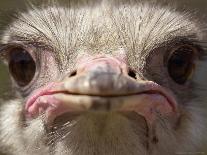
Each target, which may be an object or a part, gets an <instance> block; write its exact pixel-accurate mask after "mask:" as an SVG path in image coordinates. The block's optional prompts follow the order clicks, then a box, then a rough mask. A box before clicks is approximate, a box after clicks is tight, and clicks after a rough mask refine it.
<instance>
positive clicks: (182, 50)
mask: <svg viewBox="0 0 207 155" xmlns="http://www.w3.org/2000/svg"><path fill="white" fill-rule="evenodd" d="M197 52H198V51H197V49H196V48H195V47H193V46H191V45H181V46H178V47H177V48H175V49H173V50H172V52H171V54H170V56H169V58H168V62H167V69H168V74H169V76H170V77H171V79H173V81H174V82H176V83H177V84H180V85H183V84H185V83H186V82H187V81H188V79H190V77H191V76H192V75H193V72H194V70H195V60H196V59H197Z"/></svg>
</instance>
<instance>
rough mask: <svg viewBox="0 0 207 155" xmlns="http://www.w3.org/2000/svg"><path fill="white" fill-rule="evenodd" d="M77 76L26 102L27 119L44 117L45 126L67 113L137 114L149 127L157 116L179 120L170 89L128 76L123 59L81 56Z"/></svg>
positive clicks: (40, 92)
mask: <svg viewBox="0 0 207 155" xmlns="http://www.w3.org/2000/svg"><path fill="white" fill-rule="evenodd" d="M76 67H77V69H76V73H75V74H74V75H71V76H70V75H68V76H67V77H65V78H64V79H63V80H62V81H60V82H51V83H50V84H48V85H47V86H45V87H43V88H40V89H39V90H36V91H35V92H34V93H33V94H32V95H31V96H30V97H29V98H28V100H27V103H26V106H25V112H26V117H27V119H33V118H36V117H38V116H39V115H41V114H42V113H44V114H45V116H46V118H45V119H46V120H45V121H46V122H47V124H50V125H51V124H53V123H54V121H55V120H56V119H57V118H58V117H59V116H62V115H65V114H66V113H69V114H70V113H71V114H73V113H76V114H80V115H81V114H84V113H86V112H87V113H103V112H104V113H106V114H107V113H117V114H122V113H123V114H124V113H136V117H143V118H144V119H145V121H146V123H147V124H148V125H149V126H152V125H153V124H154V123H156V119H157V117H158V116H162V117H172V118H177V117H178V111H177V103H176V101H175V99H174V97H173V95H172V93H171V92H170V91H169V90H166V89H164V88H163V87H162V86H160V85H158V84H156V83H154V82H152V81H142V80H139V78H133V77H130V76H129V75H128V72H129V68H128V65H127V61H126V56H125V55H123V54H120V55H119V56H114V57H112V56H107V55H104V56H103V55H99V56H82V57H81V56H80V57H79V58H78V60H77V65H76Z"/></svg>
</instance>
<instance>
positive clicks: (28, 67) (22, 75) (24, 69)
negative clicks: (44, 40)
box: [9, 48, 36, 86]
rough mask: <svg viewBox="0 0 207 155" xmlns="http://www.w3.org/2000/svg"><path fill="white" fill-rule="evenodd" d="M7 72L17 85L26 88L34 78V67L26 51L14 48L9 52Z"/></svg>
mask: <svg viewBox="0 0 207 155" xmlns="http://www.w3.org/2000/svg"><path fill="white" fill-rule="evenodd" d="M9 70H10V72H11V74H12V76H13V78H14V79H15V80H16V82H17V83H18V85H20V86H26V85H27V84H29V83H30V82H31V80H32V79H33V77H34V74H35V71H36V65H35V62H34V60H33V58H32V57H31V55H30V54H29V53H28V52H27V51H25V50H24V49H21V48H16V49H13V50H12V51H11V52H10V61H9Z"/></svg>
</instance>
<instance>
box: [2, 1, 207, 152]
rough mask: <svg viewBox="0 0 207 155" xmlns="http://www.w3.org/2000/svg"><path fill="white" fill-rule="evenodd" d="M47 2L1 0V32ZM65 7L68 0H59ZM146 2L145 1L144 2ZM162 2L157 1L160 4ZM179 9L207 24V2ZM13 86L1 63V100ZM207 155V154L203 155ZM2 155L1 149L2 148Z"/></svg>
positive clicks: (182, 5) (188, 3)
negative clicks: (31, 8)
mask: <svg viewBox="0 0 207 155" xmlns="http://www.w3.org/2000/svg"><path fill="white" fill-rule="evenodd" d="M44 1H47V0H0V32H2V30H4V29H5V27H6V26H7V25H8V23H9V22H10V21H11V18H10V17H11V16H12V15H13V14H16V12H19V11H25V10H26V8H27V4H28V2H32V3H34V4H35V5H39V4H41V3H42V2H44ZM57 1H58V0H57ZM59 1H60V3H61V4H63V5H64V3H65V2H67V1H68V0H59ZM143 1H144V0H143ZM159 1H160V0H157V2H159ZM172 1H173V0H165V3H166V4H168V3H172ZM173 3H176V5H177V8H179V9H181V10H183V9H184V10H190V11H192V12H196V14H197V15H198V18H202V19H203V20H206V22H207V0H174V1H173ZM11 90H12V89H11V85H10V80H9V77H8V70H7V68H6V67H5V66H4V64H3V62H1V61H0V100H1V99H2V98H3V99H7V98H10V97H12V96H11V94H12V93H11V92H12V91H11ZM206 136H207V135H206ZM201 154H202V155H205V153H201ZM0 155H3V154H1V148H0ZM206 155H207V153H206Z"/></svg>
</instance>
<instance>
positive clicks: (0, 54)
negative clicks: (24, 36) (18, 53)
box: [0, 42, 35, 60]
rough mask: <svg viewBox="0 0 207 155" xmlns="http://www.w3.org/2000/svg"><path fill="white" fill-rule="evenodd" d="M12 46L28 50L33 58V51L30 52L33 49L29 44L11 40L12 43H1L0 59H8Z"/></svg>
mask: <svg viewBox="0 0 207 155" xmlns="http://www.w3.org/2000/svg"><path fill="white" fill-rule="evenodd" d="M14 48H22V49H24V50H25V51H28V52H30V54H31V55H32V57H33V58H34V59H35V55H34V53H32V51H33V50H32V48H31V46H28V45H25V44H23V43H20V42H12V43H7V44H2V45H1V46H0V59H3V60H8V54H9V52H10V51H11V50H12V49H14Z"/></svg>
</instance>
